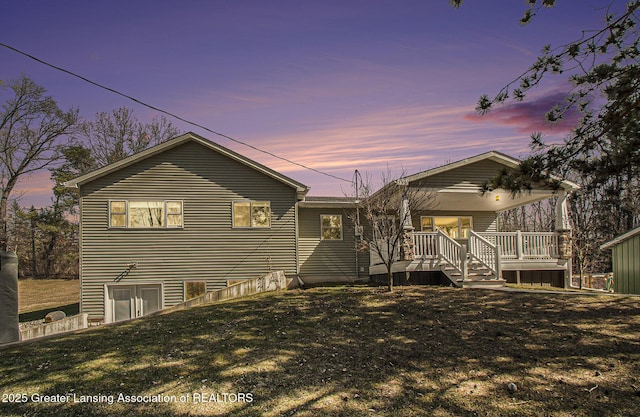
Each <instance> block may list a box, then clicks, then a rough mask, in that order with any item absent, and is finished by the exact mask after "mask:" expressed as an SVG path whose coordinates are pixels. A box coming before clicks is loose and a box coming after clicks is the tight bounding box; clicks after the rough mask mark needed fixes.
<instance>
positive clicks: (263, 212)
mask: <svg viewBox="0 0 640 417" xmlns="http://www.w3.org/2000/svg"><path fill="white" fill-rule="evenodd" d="M232 211H233V215H232V218H233V227H271V203H270V202H268V201H234V202H233V204H232Z"/></svg>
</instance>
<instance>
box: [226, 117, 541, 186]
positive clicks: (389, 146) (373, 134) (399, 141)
mask: <svg viewBox="0 0 640 417" xmlns="http://www.w3.org/2000/svg"><path fill="white" fill-rule="evenodd" d="M471 111H472V108H471V107H470V106H461V107H451V106H421V105H416V106H413V107H397V108H391V109H385V110H379V111H374V112H368V113H363V114H359V115H353V114H350V115H348V116H345V117H344V118H343V119H342V120H335V121H333V122H331V123H329V124H327V125H325V126H317V125H299V126H298V125H296V126H295V127H296V129H295V131H291V130H288V131H286V132H283V133H281V134H277V133H271V132H270V133H269V134H268V135H263V136H260V137H255V138H248V140H247V141H248V142H250V143H252V144H254V145H257V146H259V147H260V148H262V149H265V150H268V151H269V152H272V153H274V154H276V155H281V156H283V157H286V158H287V159H289V160H292V161H296V162H297V163H300V164H303V165H306V166H308V167H311V168H314V169H317V170H320V171H323V172H329V173H331V174H333V175H337V176H340V177H342V178H346V179H350V178H351V177H352V175H353V171H354V170H355V169H358V170H360V171H361V172H368V173H370V174H372V176H373V177H374V178H376V177H378V176H379V173H382V172H385V171H386V170H387V169H388V168H389V169H391V170H392V171H393V174H400V173H405V174H412V173H415V172H419V171H423V170H426V169H429V168H433V167H436V166H439V165H441V164H444V163H446V162H451V161H455V160H459V159H463V158H466V157H470V156H473V155H476V154H479V153H482V152H486V151H488V150H493V149H495V150H500V151H502V152H505V153H508V154H511V155H514V156H521V155H523V154H524V153H526V152H527V149H528V142H529V137H528V135H519V134H514V132H513V130H512V129H511V128H501V127H498V128H496V127H495V126H489V125H487V126H479V124H478V123H476V122H474V121H470V120H467V119H466V118H465V115H466V114H468V113H470V112H471ZM230 147H232V148H234V149H236V150H237V151H238V152H240V153H242V154H244V155H246V156H248V157H249V158H252V159H255V160H257V161H259V162H261V163H263V164H265V165H267V166H269V167H270V168H272V169H275V170H276V171H279V172H282V173H284V174H286V175H290V176H292V177H293V178H295V179H297V180H298V181H301V182H303V183H304V184H307V185H309V186H311V187H312V193H313V194H336V193H338V194H340V192H339V190H340V188H341V186H344V184H342V183H341V182H339V181H337V180H333V179H331V178H328V177H324V176H322V175H320V174H318V173H314V172H310V171H307V170H305V169H304V168H302V167H300V166H296V165H293V164H290V163H288V162H286V161H283V160H279V159H275V158H271V157H268V156H266V155H264V154H262V153H259V152H256V151H252V150H248V149H246V148H242V147H238V146H237V145H235V144H230ZM347 186H348V185H347ZM331 190H333V192H331Z"/></svg>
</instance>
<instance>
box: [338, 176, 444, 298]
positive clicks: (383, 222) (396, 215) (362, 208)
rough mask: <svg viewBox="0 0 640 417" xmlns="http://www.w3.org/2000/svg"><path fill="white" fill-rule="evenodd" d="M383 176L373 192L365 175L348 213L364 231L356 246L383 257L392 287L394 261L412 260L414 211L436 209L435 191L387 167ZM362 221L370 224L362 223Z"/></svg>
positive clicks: (389, 285) (370, 183)
mask: <svg viewBox="0 0 640 417" xmlns="http://www.w3.org/2000/svg"><path fill="white" fill-rule="evenodd" d="M381 180H382V187H381V188H380V189H379V190H378V191H376V192H374V191H373V190H374V188H373V185H372V181H371V178H370V177H369V176H366V178H365V180H364V181H363V182H362V186H361V187H358V190H357V191H356V202H357V209H356V211H354V212H353V213H352V214H351V215H349V217H350V220H351V221H352V222H353V223H354V224H355V225H356V229H359V231H360V233H359V234H360V235H361V239H360V241H359V244H358V247H357V250H359V251H369V252H370V254H371V255H374V256H377V257H378V258H379V259H380V260H381V261H382V263H383V264H384V265H385V267H386V272H387V279H388V281H387V287H388V288H389V291H393V265H394V264H395V263H396V262H398V261H411V260H413V253H414V252H413V239H412V234H413V230H414V228H413V225H412V223H411V213H412V212H413V213H414V214H418V213H420V212H422V211H425V210H428V209H433V208H434V206H435V204H434V203H433V202H434V201H435V199H434V193H433V192H432V191H429V190H427V189H425V188H420V187H412V186H410V184H409V183H408V182H407V181H406V180H405V179H404V175H401V176H400V177H397V178H394V177H393V175H392V174H391V172H390V171H389V170H387V172H386V173H384V174H383V175H382V177H381ZM361 221H364V222H366V224H367V227H362V226H361Z"/></svg>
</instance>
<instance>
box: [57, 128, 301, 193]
mask: <svg viewBox="0 0 640 417" xmlns="http://www.w3.org/2000/svg"><path fill="white" fill-rule="evenodd" d="M187 142H195V143H198V144H200V145H202V146H204V147H206V148H208V149H211V150H213V151H214V152H218V153H220V154H222V155H224V156H226V157H228V158H230V159H233V160H234V161H237V162H239V163H241V164H243V165H246V166H248V167H250V168H253V169H255V170H256V171H258V172H261V173H262V174H264V175H267V176H269V177H271V178H273V179H275V180H277V181H280V182H282V183H283V184H286V185H288V186H289V187H291V188H293V189H295V190H296V192H297V193H298V196H299V198H302V197H303V196H304V195H305V194H306V193H307V192H308V191H309V187H307V186H306V185H304V184H302V183H300V182H298V181H296V180H294V179H291V178H289V177H287V176H285V175H282V174H280V173H279V172H276V171H274V170H272V169H271V168H268V167H266V166H264V165H262V164H260V163H258V162H256V161H254V160H252V159H249V158H247V157H245V156H242V155H240V154H239V153H237V152H234V151H232V150H231V149H228V148H225V147H224V146H222V145H218V144H217V143H214V142H211V141H210V140H208V139H205V138H203V137H202V136H200V135H197V134H195V133H193V132H188V133H185V134H183V135H180V136H177V137H175V138H173V139H169V140H168V141H166V142H162V143H161V144H159V145H156V146H153V147H151V148H149V149H145V150H144V151H142V152H138V153H136V154H134V155H131V156H128V157H126V158H124V159H121V160H120V161H117V162H114V163H112V164H109V165H106V166H104V167H102V168H98V169H96V170H94V171H91V172H89V173H87V174H84V175H81V176H79V177H77V178H74V179H72V180H70V181H67V182H65V183H64V185H65V187H71V188H73V187H75V188H78V187H80V186H82V185H84V184H86V183H88V182H91V181H94V180H96V179H98V178H100V177H103V176H105V175H107V174H110V173H112V172H115V171H118V170H120V169H122V168H124V167H127V166H130V165H133V164H135V163H137V162H140V161H142V160H144V159H146V158H149V157H151V156H154V155H158V154H160V153H162V152H165V151H168V150H170V149H173V148H175V147H177V146H179V145H182V144H184V143H187Z"/></svg>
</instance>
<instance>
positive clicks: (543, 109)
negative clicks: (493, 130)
mask: <svg viewBox="0 0 640 417" xmlns="http://www.w3.org/2000/svg"><path fill="white" fill-rule="evenodd" d="M566 96H567V93H566V92H563V91H559V90H556V91H552V92H549V93H547V94H545V95H543V96H540V97H537V98H533V99H530V100H527V99H525V101H523V102H517V103H511V104H507V105H504V106H501V107H497V108H495V109H493V110H491V111H490V112H489V113H487V114H485V115H479V114H478V113H475V112H473V113H469V114H466V115H465V116H464V118H465V119H466V120H470V121H479V122H493V123H495V124H499V125H506V126H513V127H514V128H515V130H516V131H517V132H521V133H532V132H542V133H554V134H559V133H567V132H569V131H570V130H571V129H573V128H574V127H575V126H576V125H577V123H578V121H579V120H580V113H579V112H578V111H577V110H575V109H573V108H572V109H570V110H569V111H567V112H566V113H565V114H564V117H563V118H562V119H560V120H559V121H558V122H557V123H550V122H548V121H546V120H545V117H544V115H545V113H547V112H548V111H549V110H551V108H553V107H554V106H556V105H560V106H562V105H563V104H564V103H566Z"/></svg>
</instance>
